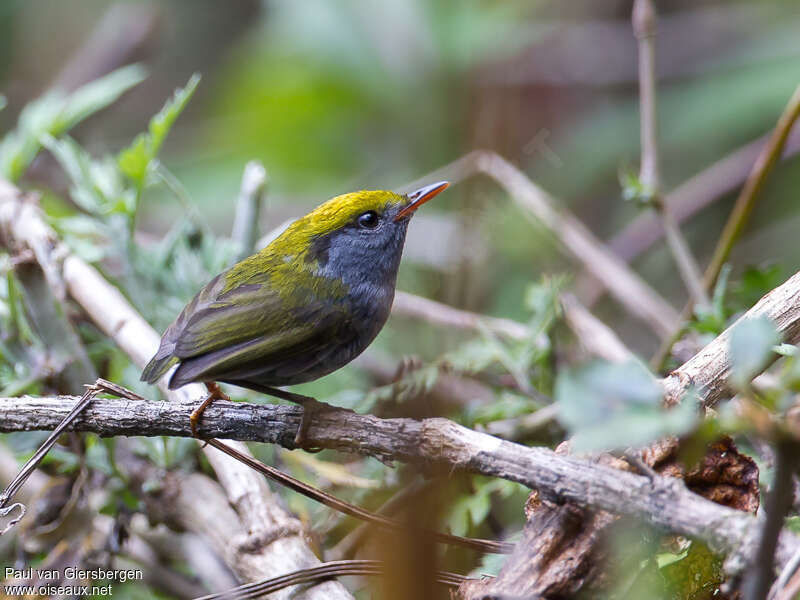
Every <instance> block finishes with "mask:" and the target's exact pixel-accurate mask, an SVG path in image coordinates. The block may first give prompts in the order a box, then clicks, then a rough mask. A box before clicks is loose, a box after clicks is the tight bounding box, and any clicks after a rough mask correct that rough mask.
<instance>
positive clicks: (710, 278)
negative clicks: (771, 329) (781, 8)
mask: <svg viewBox="0 0 800 600" xmlns="http://www.w3.org/2000/svg"><path fill="white" fill-rule="evenodd" d="M798 116H800V86H798V87H797V88H795V91H794V94H792V97H791V99H790V100H789V103H788V104H787V105H786V108H784V109H783V112H782V113H781V116H780V118H779V119H778V123H777V125H776V126H775V129H774V130H773V132H772V135H770V138H769V141H768V142H767V144H766V145H765V146H764V147H763V148H762V150H761V153H760V154H759V155H758V158H757V159H756V162H755V164H754V165H753V168H752V169H751V171H750V174H749V175H748V177H747V181H745V184H744V187H743V188H742V191H741V192H740V193H739V197H738V198H737V199H736V204H735V205H734V207H733V210H732V211H731V214H730V216H729V217H728V221H727V222H726V223H725V227H724V228H723V230H722V234H721V235H720V238H719V241H718V242H717V246H716V248H715V249H714V255H713V256H712V258H711V262H710V263H709V265H708V267H707V268H706V272H705V275H704V277H703V286H704V287H705V289H706V290H707V291H708V290H710V289H711V288H713V287H714V285H715V284H716V282H717V277H718V276H719V273H720V271H721V270H722V265H723V264H724V263H725V261H726V260H727V259H728V256H729V255H730V252H731V250H732V249H733V246H734V244H735V243H736V240H737V239H738V238H739V236H740V235H741V233H742V230H743V229H744V226H745V225H746V223H747V219H748V217H749V216H750V213H751V212H752V211H753V208H754V206H755V202H756V200H757V199H758V196H759V193H760V191H761V189H762V188H763V187H764V183H765V182H766V180H767V177H768V175H769V174H770V172H771V171H772V169H773V168H774V166H775V164H776V163H777V162H778V160H779V159H780V157H781V154H782V152H783V147H784V145H785V143H786V139H787V137H788V136H789V133H790V132H791V130H792V127H793V125H794V123H795V121H796V120H797V118H798ZM692 309H693V304H692V303H691V302H689V303H688V304H687V305H686V306H685V307H684V308H683V311H682V312H681V315H680V320H679V324H680V325H679V326H678V327H677V328H676V329H674V330H672V331H670V333H669V335H667V336H666V337H665V338H664V339H663V340H662V343H661V347H660V348H659V349H658V352H656V354H655V355H654V356H653V358H652V360H651V361H650V364H651V366H653V368H654V369H656V370H658V369H660V368H661V365H662V364H663V363H664V361H665V360H666V358H667V356H669V352H670V350H671V349H672V346H673V344H674V343H675V342H676V341H677V340H678V338H679V337H680V334H681V331H682V327H683V324H684V323H685V322H686V320H687V319H688V318H689V317H690V316H691V315H692Z"/></svg>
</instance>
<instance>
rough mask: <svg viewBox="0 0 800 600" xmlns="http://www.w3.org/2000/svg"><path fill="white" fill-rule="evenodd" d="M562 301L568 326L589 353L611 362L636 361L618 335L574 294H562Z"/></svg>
mask: <svg viewBox="0 0 800 600" xmlns="http://www.w3.org/2000/svg"><path fill="white" fill-rule="evenodd" d="M560 300H561V307H562V308H563V309H564V320H565V321H566V322H567V326H568V327H569V328H570V329H571V330H572V331H573V333H575V337H576V338H577V339H578V342H580V344H581V345H582V346H583V347H584V348H585V349H586V350H587V352H589V353H590V354H592V355H594V356H599V357H600V358H603V359H605V360H607V361H609V362H626V361H629V360H635V359H636V356H635V355H634V354H633V352H631V351H630V350H629V349H628V348H627V346H625V344H624V343H623V342H622V340H620V339H619V338H618V337H617V334H616V333H614V331H613V330H612V329H611V328H610V327H609V326H608V325H606V324H605V323H603V322H602V321H601V320H600V319H598V318H597V317H595V316H594V315H593V314H592V313H591V312H589V310H588V309H587V308H586V307H585V306H583V304H581V303H580V302H579V301H578V299H577V298H576V297H575V296H574V295H573V294H561V298H560Z"/></svg>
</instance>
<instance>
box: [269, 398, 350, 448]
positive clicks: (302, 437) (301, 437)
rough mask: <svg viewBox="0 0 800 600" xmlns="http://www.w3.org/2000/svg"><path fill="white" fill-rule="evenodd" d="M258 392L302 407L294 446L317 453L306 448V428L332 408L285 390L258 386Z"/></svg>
mask: <svg viewBox="0 0 800 600" xmlns="http://www.w3.org/2000/svg"><path fill="white" fill-rule="evenodd" d="M258 391H260V392H263V393H265V394H269V395H270V396H275V397H276V398H280V399H281V400H288V401H289V402H294V403H295V404H299V405H300V406H302V407H303V416H302V417H301V418H300V426H299V427H298V428H297V433H296V434H295V436H294V445H295V446H297V447H298V448H302V449H303V450H305V451H306V452H315V451H317V452H318V451H319V450H318V449H315V448H313V447H308V446H307V443H306V435H307V434H308V428H309V426H310V425H311V421H312V420H313V419H314V415H316V414H319V413H321V412H324V411H326V410H333V409H334V407H332V406H330V405H328V404H325V403H324V402H320V401H319V400H317V399H316V398H312V397H311V396H304V395H302V394H295V393H294V392H287V391H286V390H282V389H280V388H274V387H268V386H258Z"/></svg>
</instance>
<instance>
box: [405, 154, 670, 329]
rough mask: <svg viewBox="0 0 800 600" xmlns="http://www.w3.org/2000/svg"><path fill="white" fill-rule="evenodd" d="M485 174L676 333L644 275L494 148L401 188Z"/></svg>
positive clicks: (636, 308)
mask: <svg viewBox="0 0 800 600" xmlns="http://www.w3.org/2000/svg"><path fill="white" fill-rule="evenodd" d="M479 173H483V174H485V175H487V176H489V177H490V178H492V179H493V180H494V181H495V182H496V183H497V184H499V185H500V187H502V188H503V189H504V190H506V192H508V194H509V195H510V196H511V198H512V200H513V201H514V202H515V203H516V204H517V206H519V207H520V208H521V209H522V210H523V212H525V213H526V214H527V215H529V216H531V217H532V218H534V219H536V220H537V221H538V222H540V223H541V224H542V225H543V226H544V227H546V228H547V229H549V230H550V231H551V232H552V234H553V235H554V236H555V237H556V238H557V239H558V240H559V241H560V242H561V244H562V245H563V246H564V248H566V250H567V251H568V252H569V253H570V254H572V256H574V257H575V258H576V259H577V260H578V261H580V262H581V263H582V264H583V265H584V267H585V268H586V270H587V271H589V272H590V273H591V274H592V275H593V276H594V277H596V278H597V279H598V280H600V281H601V282H602V283H603V285H605V286H606V288H607V289H608V290H609V292H610V293H611V294H612V295H613V296H614V297H615V298H616V299H617V301H618V302H619V303H620V304H622V305H623V306H625V307H626V308H627V309H628V310H629V311H630V312H631V313H632V314H633V315H634V316H636V317H638V318H639V319H640V320H641V321H642V322H643V323H645V324H647V325H648V326H649V327H651V328H652V329H653V330H654V331H655V332H656V333H658V334H659V335H664V334H665V332H671V331H672V330H673V328H674V327H675V325H676V323H677V322H678V314H677V312H676V311H675V309H674V308H672V307H671V306H670V305H669V304H668V303H667V302H666V301H665V300H664V299H663V298H662V297H661V296H660V295H659V294H658V293H657V292H656V291H655V290H653V289H652V288H651V287H650V286H649V285H648V284H647V283H645V282H644V281H643V280H642V279H641V277H639V275H637V274H636V273H635V272H634V271H632V270H631V269H630V267H628V265H626V264H625V263H624V262H623V261H622V260H620V259H619V258H618V257H617V256H616V255H615V254H614V253H613V252H612V251H611V250H609V249H608V247H607V246H605V245H604V244H603V243H602V242H601V241H600V240H599V239H597V237H596V236H595V235H594V234H593V233H592V232H591V231H589V229H587V228H586V226H585V225H584V224H583V223H582V222H581V221H580V220H578V219H577V218H576V217H575V216H574V215H572V214H571V213H569V212H568V211H567V210H566V209H565V208H563V207H558V208H556V205H557V201H556V200H555V199H554V198H553V197H551V196H550V195H549V194H548V193H547V192H545V191H544V190H543V189H541V188H540V187H539V186H537V185H536V184H535V183H534V182H533V181H531V180H530V179H529V178H528V176H527V175H525V174H524V173H523V172H522V171H520V170H519V169H518V168H516V167H515V166H514V165H512V164H511V163H509V162H508V161H507V160H505V159H504V158H503V157H501V156H500V155H498V154H496V153H494V152H488V151H483V150H475V151H473V152H470V153H469V154H466V155H464V156H462V157H461V158H459V159H458V160H455V161H453V162H452V163H450V164H449V165H445V166H444V167H441V168H439V169H437V170H436V171H433V172H432V173H429V174H428V175H426V176H425V177H424V178H422V179H419V180H417V181H414V182H412V183H410V184H408V185H406V186H403V188H401V189H400V191H405V190H410V189H414V187H415V186H417V185H418V184H419V183H421V182H423V181H429V180H431V179H435V178H446V179H448V180H449V181H451V182H453V183H457V182H459V181H462V180H464V179H466V178H468V177H471V176H473V175H476V174H479Z"/></svg>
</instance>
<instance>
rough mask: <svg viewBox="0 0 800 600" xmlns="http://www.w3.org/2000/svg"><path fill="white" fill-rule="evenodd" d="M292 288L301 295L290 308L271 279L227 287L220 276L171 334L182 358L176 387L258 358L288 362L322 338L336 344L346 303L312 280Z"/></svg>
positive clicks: (174, 382)
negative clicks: (321, 294) (322, 293)
mask: <svg viewBox="0 0 800 600" xmlns="http://www.w3.org/2000/svg"><path fill="white" fill-rule="evenodd" d="M285 293H286V292H284V294H285ZM291 294H292V295H293V296H294V297H296V298H301V299H302V300H301V301H300V302H297V303H290V304H296V306H295V307H294V308H293V309H287V301H286V297H285V295H284V296H281V295H279V293H278V292H277V291H275V290H273V289H271V288H270V285H269V282H263V283H252V282H248V283H245V284H242V285H239V286H237V287H235V288H233V289H231V290H229V291H224V290H223V282H222V281H221V278H218V279H216V280H214V281H212V282H211V283H209V285H207V286H206V287H205V288H204V289H203V290H202V291H201V292H200V293H199V294H198V295H197V297H196V298H195V300H194V301H192V302H191V303H190V304H189V306H187V307H186V309H185V310H184V313H183V314H181V316H180V317H179V318H178V319H177V320H176V322H175V324H174V325H175V327H174V329H173V331H172V332H171V335H170V336H169V337H170V338H171V340H170V341H171V343H172V344H174V346H173V349H172V354H173V355H174V356H177V357H178V358H180V360H181V365H180V367H179V368H178V371H176V373H175V374H174V376H173V378H172V380H171V387H172V386H175V385H183V384H184V383H186V382H189V381H196V380H199V379H207V378H210V377H216V376H217V375H219V376H220V377H222V376H223V375H230V374H233V373H240V374H241V373H242V372H243V371H242V369H243V368H244V369H245V370H246V369H247V368H252V367H248V364H251V363H252V362H253V361H256V362H257V363H258V364H260V365H261V366H262V368H263V366H264V365H265V364H267V363H271V362H273V361H274V362H275V363H276V364H275V365H274V367H276V368H278V369H279V368H280V367H281V365H283V366H284V367H286V363H285V360H286V359H290V358H291V357H293V356H299V355H301V354H303V353H304V352H310V351H312V350H314V349H315V348H316V347H317V344H318V343H319V342H320V341H321V339H322V338H327V342H328V343H333V344H334V345H335V339H336V338H337V337H339V336H340V335H341V332H342V330H343V329H345V328H346V327H345V325H346V324H347V322H348V319H349V317H348V314H349V313H348V311H347V310H346V307H345V305H344V304H343V303H342V302H341V301H339V302H337V301H331V300H321V299H319V298H318V297H317V296H316V294H314V293H313V288H312V287H311V286H308V287H306V286H304V287H303V288H295V289H293V290H292V291H291ZM166 337H167V335H165V338H166ZM301 362H302V361H301ZM294 364H297V363H296V362H295V363H294Z"/></svg>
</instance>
